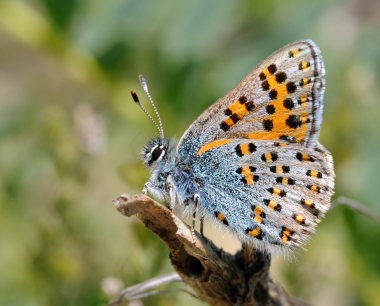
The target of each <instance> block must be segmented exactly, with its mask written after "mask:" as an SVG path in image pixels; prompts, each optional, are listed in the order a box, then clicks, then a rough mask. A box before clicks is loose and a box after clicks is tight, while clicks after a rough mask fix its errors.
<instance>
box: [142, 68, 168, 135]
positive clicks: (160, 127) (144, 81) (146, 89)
mask: <svg viewBox="0 0 380 306" xmlns="http://www.w3.org/2000/svg"><path fill="white" fill-rule="evenodd" d="M139 79H140V85H141V87H142V89H143V90H144V91H145V93H146V95H147V96H148V98H149V101H150V104H152V107H153V110H154V113H155V114H156V117H157V119H158V125H159V128H158V130H159V131H160V136H161V138H164V128H163V126H162V121H161V117H160V114H159V112H158V110H157V107H156V104H155V103H154V101H153V98H152V96H151V95H150V92H149V89H148V83H147V82H146V79H145V77H144V76H143V75H142V74H140V75H139Z"/></svg>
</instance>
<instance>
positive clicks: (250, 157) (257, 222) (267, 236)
mask: <svg viewBox="0 0 380 306" xmlns="http://www.w3.org/2000/svg"><path fill="white" fill-rule="evenodd" d="M192 173H193V175H194V181H195V182H197V184H198V185H199V186H201V187H200V188H199V195H200V206H199V207H200V209H201V210H202V211H203V213H204V214H206V215H209V216H211V217H212V218H213V219H214V220H215V221H216V222H217V223H219V224H220V225H221V226H224V227H225V228H227V229H230V230H231V231H232V233H234V234H235V235H237V236H238V238H239V239H240V240H241V241H245V242H248V243H250V242H251V243H253V244H255V245H256V246H259V247H262V248H265V249H271V248H272V247H273V248H276V247H284V249H291V248H293V247H296V246H300V245H301V244H302V242H304V241H305V240H307V239H308V237H309V235H310V234H311V233H313V232H314V230H315V227H316V225H317V224H318V223H319V221H320V220H321V218H322V217H323V216H324V214H325V212H326V211H327V210H328V208H329V207H330V197H331V195H332V192H333V187H334V171H333V164H332V158H331V155H330V153H329V152H328V151H326V150H325V149H324V148H323V147H322V146H321V145H320V144H317V145H316V148H314V149H311V148H307V147H304V146H300V145H299V144H287V145H284V144H281V143H278V142H273V141H252V140H246V139H235V140H234V141H233V142H231V143H228V144H226V145H223V146H220V147H218V148H215V149H214V150H210V151H207V152H205V153H203V154H201V155H197V158H196V163H194V166H193V168H192Z"/></svg>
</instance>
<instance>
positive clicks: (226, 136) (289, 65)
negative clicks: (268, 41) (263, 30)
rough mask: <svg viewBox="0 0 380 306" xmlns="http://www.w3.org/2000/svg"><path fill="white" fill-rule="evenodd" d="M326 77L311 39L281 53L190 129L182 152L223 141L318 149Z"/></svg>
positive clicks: (250, 76) (205, 148) (203, 148)
mask: <svg viewBox="0 0 380 306" xmlns="http://www.w3.org/2000/svg"><path fill="white" fill-rule="evenodd" d="M324 74H325V70H324V67H323V61H322V57H321V54H320V51H319V48H318V47H317V46H316V44H315V43H314V42H312V41H311V40H304V41H299V42H295V43H292V44H289V45H287V46H285V47H283V48H282V49H280V50H278V51H276V52H275V53H273V54H272V55H271V56H269V57H268V58H267V59H265V60H264V61H263V62H262V63H261V64H260V65H258V66H257V68H256V69H254V70H253V71H252V72H251V73H249V74H248V75H247V76H246V77H245V78H244V79H243V80H242V81H241V82H240V83H239V84H238V85H237V86H236V87H235V88H234V89H233V90H231V91H230V92H229V93H228V94H226V95H225V96H224V97H222V98H221V99H219V100H218V101H217V102H216V103H214V104H213V105H212V106H211V107H209V108H208V109H207V110H206V111H205V112H203V113H202V114H201V115H200V116H199V117H198V118H197V120H195V121H194V122H193V124H192V125H191V126H190V127H189V129H188V130H187V131H186V132H185V134H184V136H183V137H182V139H181V141H180V144H179V146H178V150H179V151H180V152H181V150H182V151H183V152H186V153H187V154H194V153H196V152H198V151H199V150H201V151H203V152H204V151H206V150H209V149H212V148H214V147H218V146H220V145H222V144H224V143H225V142H223V141H222V140H226V142H228V140H231V139H234V138H247V139H257V140H282V141H285V142H297V143H300V144H303V145H305V146H307V147H313V146H315V144H316V141H317V139H318V134H319V130H320V125H321V116H322V99H323V93H324Z"/></svg>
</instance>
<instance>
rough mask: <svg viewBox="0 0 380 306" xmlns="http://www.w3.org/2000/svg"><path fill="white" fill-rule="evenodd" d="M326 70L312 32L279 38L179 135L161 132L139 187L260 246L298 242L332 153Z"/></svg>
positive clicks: (318, 204)
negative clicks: (324, 139) (323, 135)
mask: <svg viewBox="0 0 380 306" xmlns="http://www.w3.org/2000/svg"><path fill="white" fill-rule="evenodd" d="M324 75H325V69H324V64H323V59H322V56H321V52H320V50H319V48H318V47H317V45H316V44H315V43H314V42H313V41H311V40H303V41H298V42H294V43H291V44H288V45H286V46H285V47H283V48H281V49H279V50H278V51H276V52H274V53H273V54H272V55H270V56H269V57H268V58H267V59H265V60H264V61H263V62H262V63H261V64H259V65H258V66H257V67H256V68H255V69H254V70H253V71H252V72H250V73H249V74H248V75H247V76H246V77H244V78H243V79H242V81H241V82H240V83H239V84H238V85H237V86H236V87H235V88H234V89H232V90H231V91H230V92H229V93H227V94H226V95H225V96H224V97H222V98H220V99H219V100H218V101H216V102H215V103H214V104H213V105H211V106H210V107H209V108H208V109H207V110H206V111H204V112H203V113H202V114H201V115H200V116H199V117H198V118H197V119H196V120H195V121H194V122H193V123H192V124H191V125H190V127H189V128H188V129H187V131H186V132H185V133H184V135H183V136H182V138H181V139H180V141H179V143H178V144H176V143H175V142H174V141H172V140H168V139H166V138H165V137H164V131H163V128H162V122H161V119H160V117H159V114H158V111H157V108H156V106H155V104H154V102H153V100H152V98H151V96H150V93H149V90H148V86H147V84H146V81H145V79H144V78H143V77H142V76H141V77H140V83H141V85H142V87H143V89H144V91H145V92H146V93H147V95H148V97H149V99H150V101H151V103H152V105H153V107H154V111H155V113H156V115H157V117H158V121H157V122H156V121H155V120H154V119H153V118H152V116H150V114H149V113H148V112H147V111H146V109H145V108H144V107H143V106H142V105H141V103H140V102H139V100H138V97H137V94H136V92H135V91H132V92H131V93H132V97H133V99H134V100H135V102H136V103H138V104H139V105H140V107H141V108H142V109H143V110H144V112H145V113H146V114H147V115H148V116H149V117H150V119H151V120H152V121H153V122H154V123H155V124H156V126H157V128H158V130H159V131H160V137H157V138H154V139H152V140H151V141H149V142H148V143H147V145H146V146H145V148H144V149H143V151H142V158H143V160H144V162H145V164H146V165H147V167H148V168H149V169H150V170H151V177H150V179H149V181H148V182H147V183H146V184H145V186H144V192H145V193H148V194H150V195H152V196H154V197H155V198H157V199H159V200H163V201H168V202H170V203H171V207H181V208H183V211H185V212H194V213H196V215H197V216H198V217H200V218H201V220H203V218H204V217H207V218H209V219H211V220H213V221H214V222H215V223H216V224H219V225H220V226H221V227H223V228H225V229H226V230H229V231H230V232H232V233H233V234H234V235H235V236H236V237H237V238H238V239H240V241H241V242H243V243H246V244H249V245H252V246H253V247H256V248H258V249H261V250H266V251H269V252H275V251H279V250H280V251H283V250H292V249H294V248H297V247H300V246H302V244H303V243H304V242H305V241H307V240H308V238H309V237H310V235H311V234H312V233H314V232H315V229H316V226H317V224H318V223H319V222H320V221H321V219H322V218H323V216H324V215H325V213H326V212H327V210H328V209H329V207H330V200H331V196H332V194H333V189H334V177H335V173H334V167H333V159H332V156H331V154H330V153H329V152H328V151H327V150H326V149H325V148H324V147H323V146H322V145H321V144H320V143H319V142H318V137H319V132H320V128H321V122H322V111H323V95H324V91H325V80H324Z"/></svg>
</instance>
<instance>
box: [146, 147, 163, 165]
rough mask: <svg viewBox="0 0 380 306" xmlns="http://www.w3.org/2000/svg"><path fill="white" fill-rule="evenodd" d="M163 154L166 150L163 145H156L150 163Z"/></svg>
mask: <svg viewBox="0 0 380 306" xmlns="http://www.w3.org/2000/svg"><path fill="white" fill-rule="evenodd" d="M163 154H165V150H164V147H163V146H159V147H156V148H154V149H153V150H152V153H151V157H150V160H149V162H148V165H151V164H152V163H153V162H155V161H156V160H158V159H160V158H162V156H163Z"/></svg>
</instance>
